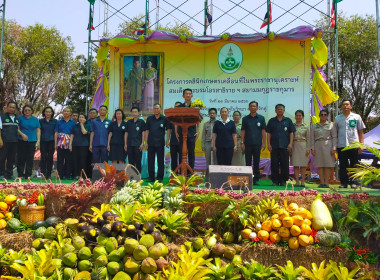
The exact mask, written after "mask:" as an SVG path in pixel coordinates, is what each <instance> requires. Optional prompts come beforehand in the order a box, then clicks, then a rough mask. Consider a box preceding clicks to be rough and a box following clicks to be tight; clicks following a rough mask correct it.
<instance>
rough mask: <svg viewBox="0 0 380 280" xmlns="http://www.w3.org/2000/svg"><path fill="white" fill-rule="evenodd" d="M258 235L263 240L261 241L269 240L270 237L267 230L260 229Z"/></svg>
mask: <svg viewBox="0 0 380 280" xmlns="http://www.w3.org/2000/svg"><path fill="white" fill-rule="evenodd" d="M257 237H258V238H259V239H260V240H261V241H267V240H268V239H269V232H267V231H266V230H260V231H259V232H258V233H257Z"/></svg>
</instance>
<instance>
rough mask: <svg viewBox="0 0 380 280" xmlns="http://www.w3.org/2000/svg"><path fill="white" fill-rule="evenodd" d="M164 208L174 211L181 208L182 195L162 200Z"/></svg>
mask: <svg viewBox="0 0 380 280" xmlns="http://www.w3.org/2000/svg"><path fill="white" fill-rule="evenodd" d="M164 207H165V208H166V209H169V210H172V211H175V210H178V209H182V208H183V201H182V195H176V196H174V197H170V196H168V197H166V198H165V199H164Z"/></svg>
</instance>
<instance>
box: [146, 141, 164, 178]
mask: <svg viewBox="0 0 380 280" xmlns="http://www.w3.org/2000/svg"><path fill="white" fill-rule="evenodd" d="M164 153H165V147H164V146H159V147H152V146H148V173H149V179H150V180H151V181H154V180H155V176H154V171H155V158H156V156H157V167H158V168H157V180H162V179H163V178H164Z"/></svg>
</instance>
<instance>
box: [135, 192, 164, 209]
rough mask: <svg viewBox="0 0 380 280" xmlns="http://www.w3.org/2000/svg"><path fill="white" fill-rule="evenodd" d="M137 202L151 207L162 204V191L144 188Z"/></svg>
mask: <svg viewBox="0 0 380 280" xmlns="http://www.w3.org/2000/svg"><path fill="white" fill-rule="evenodd" d="M139 202H140V203H141V204H143V205H146V206H148V207H152V208H159V207H161V206H162V193H161V191H158V190H153V189H145V190H144V191H143V193H142V194H141V196H140V198H139Z"/></svg>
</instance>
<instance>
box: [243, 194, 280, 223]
mask: <svg viewBox="0 0 380 280" xmlns="http://www.w3.org/2000/svg"><path fill="white" fill-rule="evenodd" d="M279 207H280V206H279V205H278V203H277V202H276V198H272V199H270V198H267V199H263V200H260V201H259V203H258V204H257V205H254V206H253V208H252V215H251V216H250V217H249V218H248V224H249V225H250V226H252V227H256V225H257V224H258V223H262V222H264V221H265V220H267V219H269V218H270V217H271V216H272V215H273V214H275V213H276V212H277V211H278V209H279Z"/></svg>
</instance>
